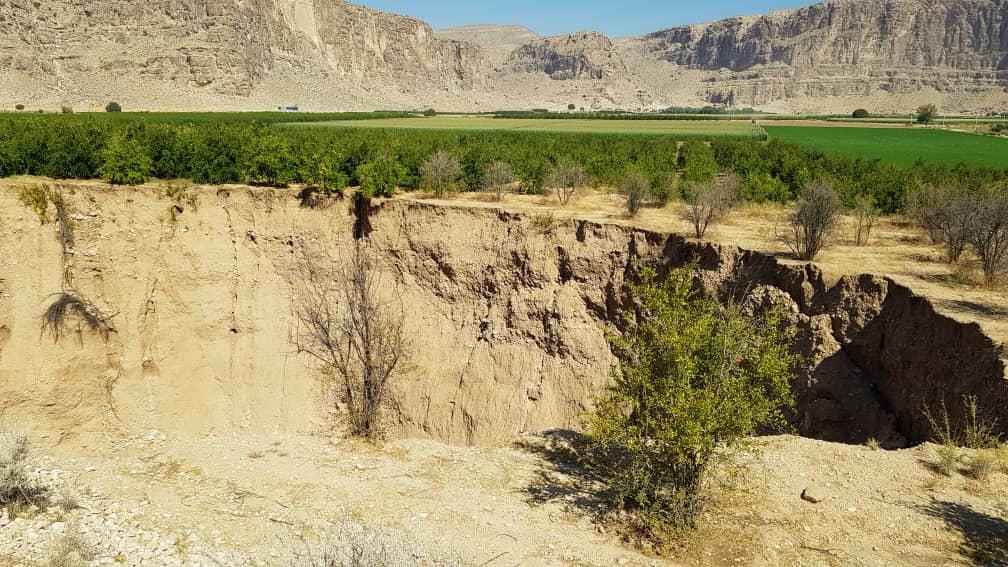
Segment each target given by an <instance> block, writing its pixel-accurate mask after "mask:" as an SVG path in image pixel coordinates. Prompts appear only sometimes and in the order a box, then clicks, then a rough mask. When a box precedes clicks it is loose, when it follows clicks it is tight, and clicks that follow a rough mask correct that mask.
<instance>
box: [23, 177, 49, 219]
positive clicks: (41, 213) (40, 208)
mask: <svg viewBox="0 0 1008 567" xmlns="http://www.w3.org/2000/svg"><path fill="white" fill-rule="evenodd" d="M18 201H21V204H22V205H24V206H26V207H28V208H29V209H31V210H32V211H33V212H34V213H35V215H36V216H37V217H38V220H39V222H40V223H42V224H46V223H47V222H49V190H48V189H46V188H45V187H44V186H42V185H24V186H22V187H21V188H19V189H18Z"/></svg>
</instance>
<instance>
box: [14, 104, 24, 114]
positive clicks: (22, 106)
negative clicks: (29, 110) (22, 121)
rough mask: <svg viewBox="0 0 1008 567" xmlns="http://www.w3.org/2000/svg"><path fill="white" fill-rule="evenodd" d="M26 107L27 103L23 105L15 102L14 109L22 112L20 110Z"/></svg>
mask: <svg viewBox="0 0 1008 567" xmlns="http://www.w3.org/2000/svg"><path fill="white" fill-rule="evenodd" d="M24 109H25V105H23V104H15V105H14V110H17V111H18V112H20V111H22V110H24Z"/></svg>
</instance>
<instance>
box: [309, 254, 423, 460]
mask: <svg viewBox="0 0 1008 567" xmlns="http://www.w3.org/2000/svg"><path fill="white" fill-rule="evenodd" d="M298 270H299V276H300V280H299V281H298V283H297V285H296V288H297V291H296V304H295V307H294V312H295V313H294V315H295V317H296V319H297V322H298V327H297V332H296V334H295V337H294V340H295V343H296V346H297V349H298V352H299V353H305V354H308V355H310V356H311V357H313V358H315V359H316V360H318V361H319V362H321V363H322V365H323V369H322V370H323V376H325V377H326V379H327V381H328V380H331V383H328V384H327V385H328V386H329V387H331V388H332V389H333V390H335V391H337V392H338V393H339V396H340V398H341V400H340V401H341V402H342V403H343V404H345V406H346V408H347V414H348V417H349V420H350V434H351V435H354V436H357V437H363V438H365V439H369V440H377V439H380V438H381V437H382V434H383V432H384V431H383V423H382V422H383V419H382V418H383V415H384V413H385V410H386V409H387V406H388V405H389V403H390V402H391V396H392V393H391V383H392V382H393V380H394V379H395V378H396V377H397V376H398V375H399V374H401V373H403V372H404V369H405V368H406V367H407V366H408V365H409V341H408V337H407V335H406V331H405V329H404V326H403V323H404V320H405V313H404V310H403V306H402V302H401V301H399V302H398V304H396V302H390V301H385V300H383V299H382V296H383V295H384V294H383V289H384V288H386V287H391V289H390V290H389V291H391V292H392V293H393V294H395V295H398V291H399V290H398V288H396V287H394V286H388V283H389V282H387V281H385V280H383V279H382V278H381V275H380V272H379V269H378V263H377V259H376V258H375V257H374V255H373V254H372V253H370V252H369V251H368V250H367V249H366V248H364V245H362V244H361V243H360V242H358V243H357V245H356V246H355V247H354V250H353V253H352V255H351V256H350V258H340V257H337V256H336V255H334V254H333V252H332V251H331V250H329V249H328V248H324V247H321V246H320V247H316V248H314V249H311V250H308V249H306V250H304V251H302V254H301V256H300V257H299V258H298Z"/></svg>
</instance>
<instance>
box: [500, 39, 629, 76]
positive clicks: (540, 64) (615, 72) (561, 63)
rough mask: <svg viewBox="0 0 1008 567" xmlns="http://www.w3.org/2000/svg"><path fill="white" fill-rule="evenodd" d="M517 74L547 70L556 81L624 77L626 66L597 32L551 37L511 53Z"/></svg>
mask: <svg viewBox="0 0 1008 567" xmlns="http://www.w3.org/2000/svg"><path fill="white" fill-rule="evenodd" d="M507 66H508V67H509V68H510V69H511V70H512V71H513V72H516V73H533V74H534V73H545V74H546V75H548V76H549V78H551V79H554V80H561V81H562V80H571V79H594V80H602V79H607V78H622V77H625V76H626V73H627V69H626V65H625V64H624V63H623V60H622V58H621V57H620V55H619V53H618V52H617V51H616V49H615V48H614V47H613V43H612V41H610V39H609V38H608V37H606V36H605V35H603V34H601V33H598V32H581V33H574V34H570V35H566V36H558V37H549V38H545V39H542V40H539V41H536V42H533V43H529V44H526V45H523V46H521V47H519V48H518V49H516V50H515V51H514V52H512V53H511V56H510V57H508V61H507Z"/></svg>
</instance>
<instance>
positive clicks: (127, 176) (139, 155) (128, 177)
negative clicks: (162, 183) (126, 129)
mask: <svg viewBox="0 0 1008 567" xmlns="http://www.w3.org/2000/svg"><path fill="white" fill-rule="evenodd" d="M101 157H102V160H103V163H102V166H101V167H100V168H98V174H99V175H101V176H102V177H103V178H105V179H107V180H108V182H109V183H111V184H113V185H139V184H141V183H143V182H145V181H147V178H148V177H150V175H151V174H152V173H153V169H154V163H153V161H152V160H151V157H150V154H149V153H148V150H147V148H146V147H145V146H144V145H143V144H142V143H140V142H139V141H138V140H136V139H133V138H128V137H127V136H126V135H125V134H122V133H119V134H115V135H114V136H112V138H110V139H109V141H108V145H107V146H106V147H105V149H104V150H103V151H102V153H101Z"/></svg>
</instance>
